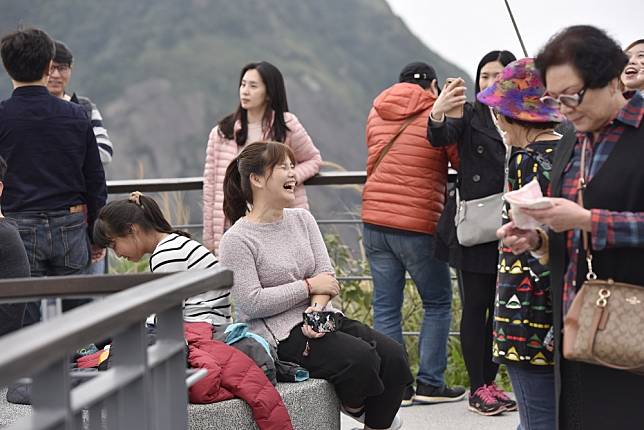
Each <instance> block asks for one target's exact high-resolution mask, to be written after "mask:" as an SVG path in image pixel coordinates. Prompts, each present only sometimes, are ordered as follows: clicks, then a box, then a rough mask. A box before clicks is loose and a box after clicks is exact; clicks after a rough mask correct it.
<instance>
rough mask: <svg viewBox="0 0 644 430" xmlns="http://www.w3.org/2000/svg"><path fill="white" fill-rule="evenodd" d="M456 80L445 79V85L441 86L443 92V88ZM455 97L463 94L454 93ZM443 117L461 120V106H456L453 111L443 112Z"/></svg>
mask: <svg viewBox="0 0 644 430" xmlns="http://www.w3.org/2000/svg"><path fill="white" fill-rule="evenodd" d="M455 80H456V78H447V79H445V85H444V86H443V91H445V88H447V86H448V85H449V84H451V83H452V82H454V81H455ZM456 94H457V95H463V94H464V92H460V93H456ZM445 116H446V117H448V118H463V105H460V106H457V107H455V108H454V109H451V110H449V111H447V112H445Z"/></svg>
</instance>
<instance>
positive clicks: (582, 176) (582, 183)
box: [577, 136, 597, 281]
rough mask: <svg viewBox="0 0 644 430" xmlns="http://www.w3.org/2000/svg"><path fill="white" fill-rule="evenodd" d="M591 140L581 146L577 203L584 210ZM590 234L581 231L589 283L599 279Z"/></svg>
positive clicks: (585, 140)
mask: <svg viewBox="0 0 644 430" xmlns="http://www.w3.org/2000/svg"><path fill="white" fill-rule="evenodd" d="M588 140H589V138H588V137H587V136H586V137H585V138H584V143H583V144H582V145H581V161H580V163H579V164H580V166H579V168H580V172H579V184H578V185H577V202H578V203H579V205H580V206H581V207H582V208H583V207H584V190H585V189H586V185H587V182H586V149H587V147H588ZM588 236H589V234H588V232H587V231H584V230H582V231H581V239H582V243H583V246H584V252H585V253H586V262H587V263H588V273H587V274H586V279H587V280H588V281H594V280H596V279H597V274H596V273H595V272H594V271H593V254H592V252H591V251H590V246H589V241H590V239H589V238H588Z"/></svg>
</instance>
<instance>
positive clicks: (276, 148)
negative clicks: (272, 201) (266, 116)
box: [224, 142, 295, 224]
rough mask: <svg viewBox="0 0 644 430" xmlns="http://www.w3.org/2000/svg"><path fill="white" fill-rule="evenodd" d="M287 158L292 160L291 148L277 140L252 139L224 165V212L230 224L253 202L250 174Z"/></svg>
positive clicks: (266, 168) (257, 173) (293, 157)
mask: <svg viewBox="0 0 644 430" xmlns="http://www.w3.org/2000/svg"><path fill="white" fill-rule="evenodd" d="M286 158H289V159H290V160H291V162H292V163H293V164H295V155H293V151H291V148H289V147H288V146H286V145H284V144H283V143H280V142H254V143H251V144H250V145H248V146H247V147H246V148H244V149H243V151H242V152H241V153H240V154H239V156H238V157H237V158H235V159H234V160H233V161H232V162H231V163H230V164H229V165H228V168H227V169H226V176H224V215H226V218H227V219H228V220H229V221H230V223H231V224H234V223H235V222H236V221H237V220H238V219H239V218H241V217H243V216H244V215H246V211H247V210H248V205H249V204H252V203H253V190H252V188H251V186H250V175H251V174H253V173H254V174H256V175H264V174H265V173H266V172H271V173H272V171H273V168H274V167H275V166H276V165H278V164H279V163H281V162H283V161H284V160H285V159H286Z"/></svg>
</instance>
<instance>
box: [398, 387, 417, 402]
mask: <svg viewBox="0 0 644 430" xmlns="http://www.w3.org/2000/svg"><path fill="white" fill-rule="evenodd" d="M414 394H416V393H415V391H414V387H412V386H411V385H409V386H407V387H405V391H403V398H402V401H401V402H400V406H402V407H405V406H411V405H413V404H414Z"/></svg>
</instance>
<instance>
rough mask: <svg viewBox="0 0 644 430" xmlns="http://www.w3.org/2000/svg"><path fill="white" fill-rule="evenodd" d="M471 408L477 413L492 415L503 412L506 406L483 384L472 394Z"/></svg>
mask: <svg viewBox="0 0 644 430" xmlns="http://www.w3.org/2000/svg"><path fill="white" fill-rule="evenodd" d="M469 410H470V411H472V412H476V413H477V414H481V415H485V416H492V415H499V414H501V413H503V412H504V411H505V406H504V405H503V403H501V402H500V401H498V400H497V399H496V397H494V395H493V394H492V393H491V392H490V390H489V389H488V387H487V386H485V385H483V386H482V387H479V389H478V390H476V391H475V392H474V394H470V406H469Z"/></svg>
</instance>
